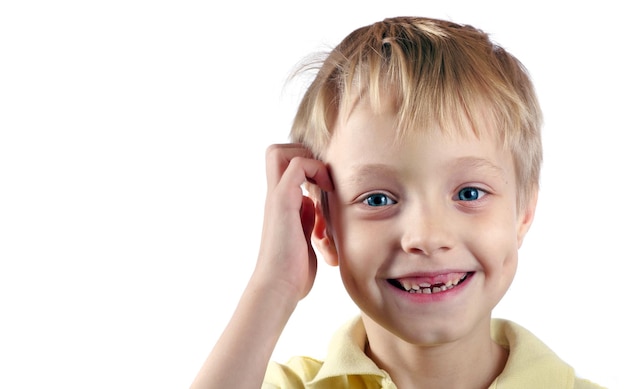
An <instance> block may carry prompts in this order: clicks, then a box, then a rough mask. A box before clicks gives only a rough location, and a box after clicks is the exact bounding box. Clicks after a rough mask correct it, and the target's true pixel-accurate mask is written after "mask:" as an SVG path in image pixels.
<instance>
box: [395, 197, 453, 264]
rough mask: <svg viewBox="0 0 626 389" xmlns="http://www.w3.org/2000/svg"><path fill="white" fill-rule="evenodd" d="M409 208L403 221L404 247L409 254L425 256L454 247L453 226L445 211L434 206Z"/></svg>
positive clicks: (402, 239) (402, 240) (402, 243)
mask: <svg viewBox="0 0 626 389" xmlns="http://www.w3.org/2000/svg"><path fill="white" fill-rule="evenodd" d="M413 208H414V209H412V210H410V209H407V211H406V213H405V214H404V215H403V216H404V217H403V220H402V221H403V223H402V238H401V242H400V243H401V245H402V249H403V250H404V251H405V252H407V253H409V254H419V255H425V256H431V255H434V254H435V253H437V252H441V251H447V250H449V249H450V248H451V247H452V237H453V231H452V230H453V226H452V223H451V221H450V220H447V219H446V215H445V211H444V210H443V209H440V208H439V209H438V208H436V207H432V206H430V207H429V206H425V205H424V206H419V207H417V206H416V207H413Z"/></svg>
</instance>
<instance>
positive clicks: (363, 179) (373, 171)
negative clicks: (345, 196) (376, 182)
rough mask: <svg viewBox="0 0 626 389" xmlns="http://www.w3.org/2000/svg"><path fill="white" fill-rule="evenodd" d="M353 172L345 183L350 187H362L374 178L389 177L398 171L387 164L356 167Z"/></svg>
mask: <svg viewBox="0 0 626 389" xmlns="http://www.w3.org/2000/svg"><path fill="white" fill-rule="evenodd" d="M351 170H352V172H351V173H350V175H349V176H348V177H346V179H345V181H344V182H346V183H348V184H349V185H356V186H360V185H363V184H365V183H367V182H368V180H369V179H370V178H371V177H372V176H385V177H387V176H389V175H393V174H395V173H396V170H395V169H393V168H392V167H391V166H389V165H385V164H367V165H355V166H354V167H353V168H352V169H351Z"/></svg>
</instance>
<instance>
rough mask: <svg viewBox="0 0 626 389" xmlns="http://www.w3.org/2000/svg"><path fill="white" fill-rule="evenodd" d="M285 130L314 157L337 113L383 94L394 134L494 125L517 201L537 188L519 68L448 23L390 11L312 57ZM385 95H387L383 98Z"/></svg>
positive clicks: (532, 102) (483, 38)
mask: <svg viewBox="0 0 626 389" xmlns="http://www.w3.org/2000/svg"><path fill="white" fill-rule="evenodd" d="M307 69H308V70H310V69H315V70H316V76H315V78H314V80H313V82H312V83H311V85H310V86H309V87H308V89H307V90H306V92H305V94H304V96H303V98H302V101H301V102H300V106H299V108H298V111H297V114H296V117H295V119H294V122H293V126H292V130H291V139H292V141H294V142H297V143H302V144H304V145H305V146H306V147H308V148H309V149H311V151H312V152H313V153H314V154H315V155H316V156H318V157H323V154H324V150H325V149H326V147H327V146H328V143H329V142H330V139H331V137H332V131H333V128H334V126H335V122H336V120H337V116H338V113H339V111H340V110H342V109H350V108H351V104H354V100H355V96H356V99H360V98H369V100H370V104H371V106H372V107H374V109H377V107H378V108H380V106H381V99H383V98H387V97H391V98H392V99H393V102H394V103H395V104H396V107H397V112H398V114H397V126H396V128H397V129H398V135H399V136H400V137H401V135H402V133H404V132H406V131H415V130H419V131H426V130H430V129H433V128H438V129H441V130H442V131H444V132H445V131H450V130H451V129H467V128H468V127H469V128H471V130H472V131H473V132H474V133H475V134H476V135H477V136H480V135H481V134H482V133H484V132H485V131H486V129H487V128H495V130H496V131H497V134H498V136H499V137H500V139H501V140H502V142H503V147H505V148H507V149H508V150H510V151H511V153H512V155H513V160H514V163H515V170H516V178H517V185H518V188H519V191H518V192H519V193H518V198H519V201H518V205H519V206H523V205H524V204H525V203H526V201H527V200H528V196H529V195H530V194H531V193H532V191H533V190H534V189H535V188H536V187H537V186H538V184H539V171H540V166H541V160H542V146H541V135H540V127H541V124H542V123H541V122H542V114H541V109H540V107H539V103H538V101H537V97H536V95H535V92H534V88H533V85H532V82H531V80H530V77H529V75H528V72H527V71H526V68H525V67H524V66H523V65H522V64H521V63H520V62H519V61H518V60H517V59H516V58H515V57H514V56H512V55H511V54H509V53H508V52H507V51H506V50H504V49H503V48H502V47H500V46H498V45H497V44H495V43H493V42H492V41H491V40H490V38H489V36H488V35H487V34H485V33H484V32H482V31H481V30H478V29H476V28H474V27H472V26H468V25H460V24H456V23H453V22H449V21H444V20H437V19H430V18H418V17H397V18H389V19H385V20H383V21H381V22H377V23H374V24H372V25H369V26H365V27H361V28H359V29H357V30H355V31H353V32H352V33H351V34H349V35H348V36H347V37H346V38H345V39H344V40H343V41H341V43H339V45H337V46H336V47H335V48H334V49H333V50H332V51H330V53H328V54H326V55H325V57H324V59H323V60H322V61H320V62H317V63H316V62H311V63H308V64H307V65H306V66H303V67H302V68H301V69H300V70H301V71H302V70H307ZM390 93H391V95H390Z"/></svg>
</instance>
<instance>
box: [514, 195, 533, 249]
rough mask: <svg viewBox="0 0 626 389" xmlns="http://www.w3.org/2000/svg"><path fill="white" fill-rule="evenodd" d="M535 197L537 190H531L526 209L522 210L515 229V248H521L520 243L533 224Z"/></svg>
mask: <svg viewBox="0 0 626 389" xmlns="http://www.w3.org/2000/svg"><path fill="white" fill-rule="evenodd" d="M537 197H538V190H537V188H535V189H533V191H532V192H531V193H530V196H529V197H528V201H527V203H526V207H525V208H524V209H523V210H522V213H521V214H520V217H519V223H518V227H517V247H518V248H520V247H522V242H523V241H524V237H525V236H526V233H527V232H528V230H529V229H530V226H531V225H532V223H533V220H534V218H535V210H536V208H537Z"/></svg>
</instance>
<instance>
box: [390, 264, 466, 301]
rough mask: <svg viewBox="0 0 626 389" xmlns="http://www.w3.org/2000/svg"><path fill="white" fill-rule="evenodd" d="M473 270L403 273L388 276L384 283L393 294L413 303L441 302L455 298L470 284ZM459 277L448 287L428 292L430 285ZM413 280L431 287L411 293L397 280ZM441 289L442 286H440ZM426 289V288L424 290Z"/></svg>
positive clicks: (433, 285)
mask: <svg viewBox="0 0 626 389" xmlns="http://www.w3.org/2000/svg"><path fill="white" fill-rule="evenodd" d="M474 274H475V272H473V271H468V272H463V271H458V270H456V271H445V272H437V273H415V274H409V275H404V276H402V277H398V278H389V279H386V280H385V284H386V285H387V287H388V288H389V289H390V290H391V292H392V293H394V294H395V295H398V296H400V297H401V298H404V299H408V300H409V301H411V302H414V303H422V304H424V303H432V302H441V301H447V300H450V299H453V298H455V297H456V296H458V295H459V294H460V293H462V292H463V291H464V290H465V289H466V288H467V286H468V285H469V284H471V281H472V278H473V276H474ZM459 277H460V278H461V280H460V281H459V282H458V283H457V284H456V285H453V286H452V287H450V288H445V289H446V290H439V291H437V292H435V293H432V292H430V290H432V287H438V286H440V285H441V284H444V285H445V284H446V282H449V281H450V280H456V279H459ZM409 279H411V280H414V281H413V282H415V283H422V284H430V285H431V286H432V287H431V288H426V289H429V291H427V292H428V293H413V292H409V291H407V290H405V289H404V288H403V287H402V285H401V284H400V281H399V280H405V282H406V280H409ZM440 289H443V288H440ZM425 291H426V290H425Z"/></svg>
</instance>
